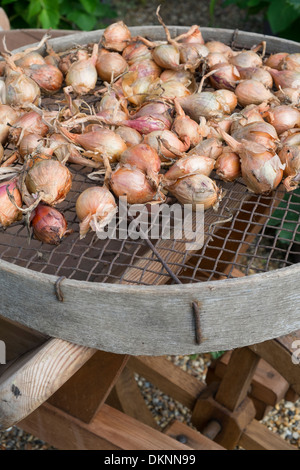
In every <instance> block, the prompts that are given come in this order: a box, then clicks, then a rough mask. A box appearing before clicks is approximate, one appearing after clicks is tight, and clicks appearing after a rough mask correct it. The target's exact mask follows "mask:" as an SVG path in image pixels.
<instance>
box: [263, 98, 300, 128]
mask: <svg viewBox="0 0 300 470" xmlns="http://www.w3.org/2000/svg"><path fill="white" fill-rule="evenodd" d="M265 119H266V120H267V121H268V122H269V123H271V124H272V125H273V126H274V127H275V129H276V131H277V132H278V134H279V135H280V134H282V133H283V132H285V131H287V130H289V129H293V128H294V127H300V111H299V110H298V109H296V108H294V107H292V106H287V105H281V106H276V107H273V108H270V109H269V110H268V111H267V112H266V113H265Z"/></svg>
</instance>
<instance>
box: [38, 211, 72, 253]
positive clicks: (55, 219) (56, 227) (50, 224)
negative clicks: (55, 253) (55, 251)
mask: <svg viewBox="0 0 300 470" xmlns="http://www.w3.org/2000/svg"><path fill="white" fill-rule="evenodd" d="M30 225H31V227H32V230H33V234H34V236H35V238H36V239H37V240H40V241H41V242H43V243H48V244H49V245H59V244H60V242H61V240H62V238H63V237H65V236H66V235H69V234H70V233H71V232H70V230H68V229H67V221H66V219H65V217H64V216H63V214H61V213H60V212H59V211H58V210H57V209H55V208H54V207H50V206H45V205H44V204H39V205H38V206H37V207H36V208H35V209H34V211H33V212H32V214H31V217H30Z"/></svg>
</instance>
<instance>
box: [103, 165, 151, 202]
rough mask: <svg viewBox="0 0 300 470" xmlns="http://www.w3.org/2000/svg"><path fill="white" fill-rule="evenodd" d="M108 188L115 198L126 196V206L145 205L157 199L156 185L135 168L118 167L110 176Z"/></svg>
mask: <svg viewBox="0 0 300 470" xmlns="http://www.w3.org/2000/svg"><path fill="white" fill-rule="evenodd" d="M110 187H111V189H112V191H113V193H114V194H115V195H116V196H117V197H121V196H126V197H127V202H128V204H145V203H147V202H151V201H153V200H155V198H157V197H158V191H157V185H156V184H153V183H152V182H151V181H149V179H148V178H147V175H146V174H145V173H144V172H143V171H141V170H138V169H137V168H136V169H134V168H127V167H125V166H119V167H118V168H117V169H116V170H115V171H114V172H113V173H112V175H111V178H110Z"/></svg>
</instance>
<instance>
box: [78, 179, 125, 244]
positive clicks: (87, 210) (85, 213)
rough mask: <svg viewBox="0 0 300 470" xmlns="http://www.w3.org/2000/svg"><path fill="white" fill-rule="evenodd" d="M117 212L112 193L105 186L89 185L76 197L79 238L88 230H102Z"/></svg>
mask: <svg viewBox="0 0 300 470" xmlns="http://www.w3.org/2000/svg"><path fill="white" fill-rule="evenodd" d="M116 212H117V205H116V202H115V198H114V196H113V194H112V193H111V192H110V191H109V189H108V188H107V187H106V186H91V187H89V188H87V189H85V190H84V191H83V192H82V193H81V194H80V195H79V197H78V198H77V201H76V214H77V217H78V219H79V220H80V224H79V229H80V239H82V238H84V237H85V236H86V234H87V233H88V231H89V230H92V231H102V230H103V228H104V227H105V226H106V225H107V224H109V222H110V221H111V219H112V217H113V216H114V215H115V214H116Z"/></svg>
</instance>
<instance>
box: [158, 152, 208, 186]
mask: <svg viewBox="0 0 300 470" xmlns="http://www.w3.org/2000/svg"><path fill="white" fill-rule="evenodd" d="M214 166H215V160H213V159H212V158H209V157H205V156H203V155H187V156H186V157H182V158H180V159H179V160H177V161H176V162H175V163H174V164H173V165H172V166H171V167H170V168H169V170H168V171H167V172H166V173H165V174H164V176H163V179H164V181H165V182H167V183H168V184H172V183H174V182H176V181H177V180H178V178H183V177H184V176H187V175H190V174H195V173H199V174H201V175H206V176H209V175H210V174H211V172H212V171H213V169H214Z"/></svg>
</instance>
